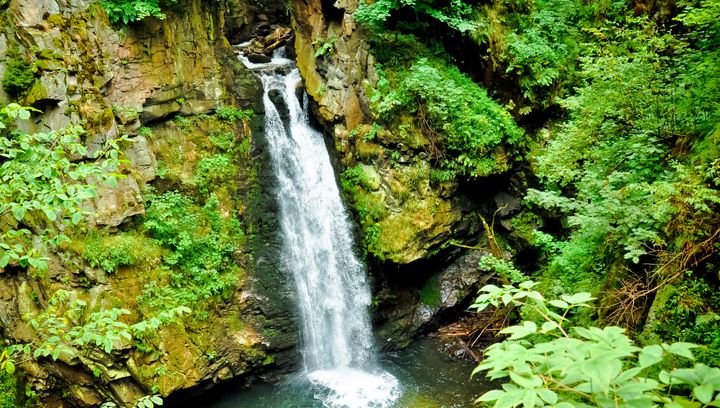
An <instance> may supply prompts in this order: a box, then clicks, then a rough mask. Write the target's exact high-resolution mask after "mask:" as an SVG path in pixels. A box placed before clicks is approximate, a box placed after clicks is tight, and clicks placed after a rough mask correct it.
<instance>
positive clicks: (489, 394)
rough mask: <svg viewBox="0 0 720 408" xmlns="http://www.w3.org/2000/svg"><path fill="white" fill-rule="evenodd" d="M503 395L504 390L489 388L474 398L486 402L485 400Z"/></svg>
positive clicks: (494, 399)
mask: <svg viewBox="0 0 720 408" xmlns="http://www.w3.org/2000/svg"><path fill="white" fill-rule="evenodd" d="M503 395H505V391H502V390H491V391H488V392H486V393H485V394H483V395H481V396H480V397H479V398H478V399H476V400H475V401H476V402H487V401H496V400H498V399H499V398H501V397H502V396H503Z"/></svg>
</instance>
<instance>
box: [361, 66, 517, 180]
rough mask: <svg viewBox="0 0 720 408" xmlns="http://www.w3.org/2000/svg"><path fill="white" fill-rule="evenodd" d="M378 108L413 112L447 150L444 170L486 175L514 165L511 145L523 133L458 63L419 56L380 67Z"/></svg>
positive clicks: (389, 115) (388, 113)
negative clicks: (406, 61) (383, 67)
mask: <svg viewBox="0 0 720 408" xmlns="http://www.w3.org/2000/svg"><path fill="white" fill-rule="evenodd" d="M380 74H381V77H380V81H379V82H378V86H377V93H376V94H375V96H374V97H373V102H374V107H375V110H376V111H377V113H378V115H379V117H380V118H382V119H384V120H387V121H391V120H392V119H393V116H398V115H404V114H407V113H410V114H414V115H416V116H417V123H418V127H419V128H420V129H422V130H423V134H424V135H425V136H426V137H427V138H428V140H429V141H430V143H431V145H432V146H435V148H436V149H441V151H442V153H443V155H444V156H445V157H443V159H442V160H439V161H438V164H439V169H440V170H445V171H448V172H450V173H451V174H454V175H455V174H457V175H463V176H468V177H481V176H487V175H489V174H493V173H497V172H501V171H504V170H507V169H508V168H509V164H510V161H511V160H510V159H509V158H508V157H507V152H506V151H505V149H506V147H507V146H509V145H517V144H518V143H519V142H520V141H521V140H522V136H523V132H522V130H520V128H518V127H517V125H516V124H515V122H514V120H513V118H512V117H511V116H510V114H509V113H508V112H507V111H506V110H505V109H504V108H503V107H501V106H500V105H499V104H498V103H497V102H495V101H494V100H493V99H492V98H490V97H489V96H488V95H487V93H486V91H485V90H484V89H483V88H481V87H479V86H478V85H477V84H475V83H474V82H473V81H472V80H470V78H468V77H467V76H466V75H463V74H462V73H461V72H460V71H459V70H458V69H457V68H455V67H452V66H449V65H447V64H446V63H444V62H443V61H442V60H441V59H437V58H435V59H432V60H431V59H428V58H419V59H417V60H414V61H412V63H411V64H405V63H403V62H397V63H393V62H391V63H390V64H387V66H386V69H385V70H380ZM438 151H439V150H438Z"/></svg>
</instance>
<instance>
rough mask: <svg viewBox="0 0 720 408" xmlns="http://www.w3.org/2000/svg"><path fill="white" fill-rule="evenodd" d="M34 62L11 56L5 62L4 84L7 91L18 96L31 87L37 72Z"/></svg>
mask: <svg viewBox="0 0 720 408" xmlns="http://www.w3.org/2000/svg"><path fill="white" fill-rule="evenodd" d="M34 71H35V70H34V67H33V65H32V64H29V63H27V62H26V61H25V60H23V59H21V58H19V57H11V58H9V59H8V60H7V62H6V63H5V75H4V76H3V80H2V86H3V89H5V91H6V92H7V93H8V94H10V95H12V96H18V95H21V94H23V93H24V92H26V91H27V90H28V89H30V86H32V84H33V83H34V82H35V72H34Z"/></svg>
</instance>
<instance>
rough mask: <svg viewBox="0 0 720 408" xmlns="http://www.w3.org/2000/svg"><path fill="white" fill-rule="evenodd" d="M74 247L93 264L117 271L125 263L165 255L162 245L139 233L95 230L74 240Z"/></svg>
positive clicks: (133, 263)
mask: <svg viewBox="0 0 720 408" xmlns="http://www.w3.org/2000/svg"><path fill="white" fill-rule="evenodd" d="M72 246H73V248H74V249H75V251H76V252H78V253H79V254H80V256H81V257H82V258H83V259H84V260H86V261H88V263H90V266H92V267H93V268H96V267H100V268H102V269H104V270H105V271H106V272H115V271H116V270H117V268H118V267H121V266H132V265H139V264H141V263H143V262H153V260H159V258H160V257H161V255H162V248H160V246H159V245H158V244H157V243H156V242H155V241H154V240H152V239H150V238H147V237H145V236H142V235H140V234H137V233H126V232H119V233H116V234H112V235H108V234H103V233H98V232H92V233H90V234H89V235H87V236H85V237H81V238H76V239H75V240H73V244H72Z"/></svg>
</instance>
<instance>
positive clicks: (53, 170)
mask: <svg viewBox="0 0 720 408" xmlns="http://www.w3.org/2000/svg"><path fill="white" fill-rule="evenodd" d="M32 111H33V109H32V108H26V107H22V106H19V105H17V104H10V105H8V106H6V107H4V108H2V109H0V180H2V184H1V185H0V217H2V221H3V223H4V224H7V225H8V227H7V228H2V230H1V231H0V248H1V249H2V252H1V253H0V268H5V267H7V266H8V265H19V266H20V267H22V268H27V267H31V268H33V269H36V270H38V271H44V270H46V269H47V264H46V262H45V260H44V257H43V251H44V248H45V245H46V244H48V243H49V244H52V245H57V244H59V243H61V242H67V241H68V237H67V235H66V234H65V233H64V232H63V230H64V229H65V228H67V227H70V226H72V225H77V224H78V223H79V222H80V221H81V220H82V218H83V216H84V215H85V214H86V213H87V210H84V209H83V207H82V203H83V202H84V201H85V200H88V199H92V198H94V197H95V196H96V194H97V185H98V184H100V183H107V184H108V185H110V186H112V185H114V184H115V182H116V178H117V177H119V174H117V172H116V171H117V169H118V166H119V165H120V164H121V160H120V159H119V150H118V149H119V146H118V143H120V142H121V141H122V140H121V139H114V140H109V141H108V142H107V144H106V147H105V149H104V150H97V151H94V152H89V151H88V149H87V148H86V147H85V145H84V144H83V143H82V141H81V135H82V134H83V130H82V129H81V128H80V127H79V126H70V127H68V128H65V129H61V130H57V131H51V132H48V133H27V132H23V131H20V130H18V129H17V127H16V126H15V121H20V120H27V119H29V118H30V115H31V112H32ZM84 157H88V158H89V159H88V160H78V159H81V158H84ZM87 180H93V181H94V183H87V182H86V181H87ZM33 232H35V233H39V234H40V237H41V241H40V242H39V243H38V242H32V233H33Z"/></svg>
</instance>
